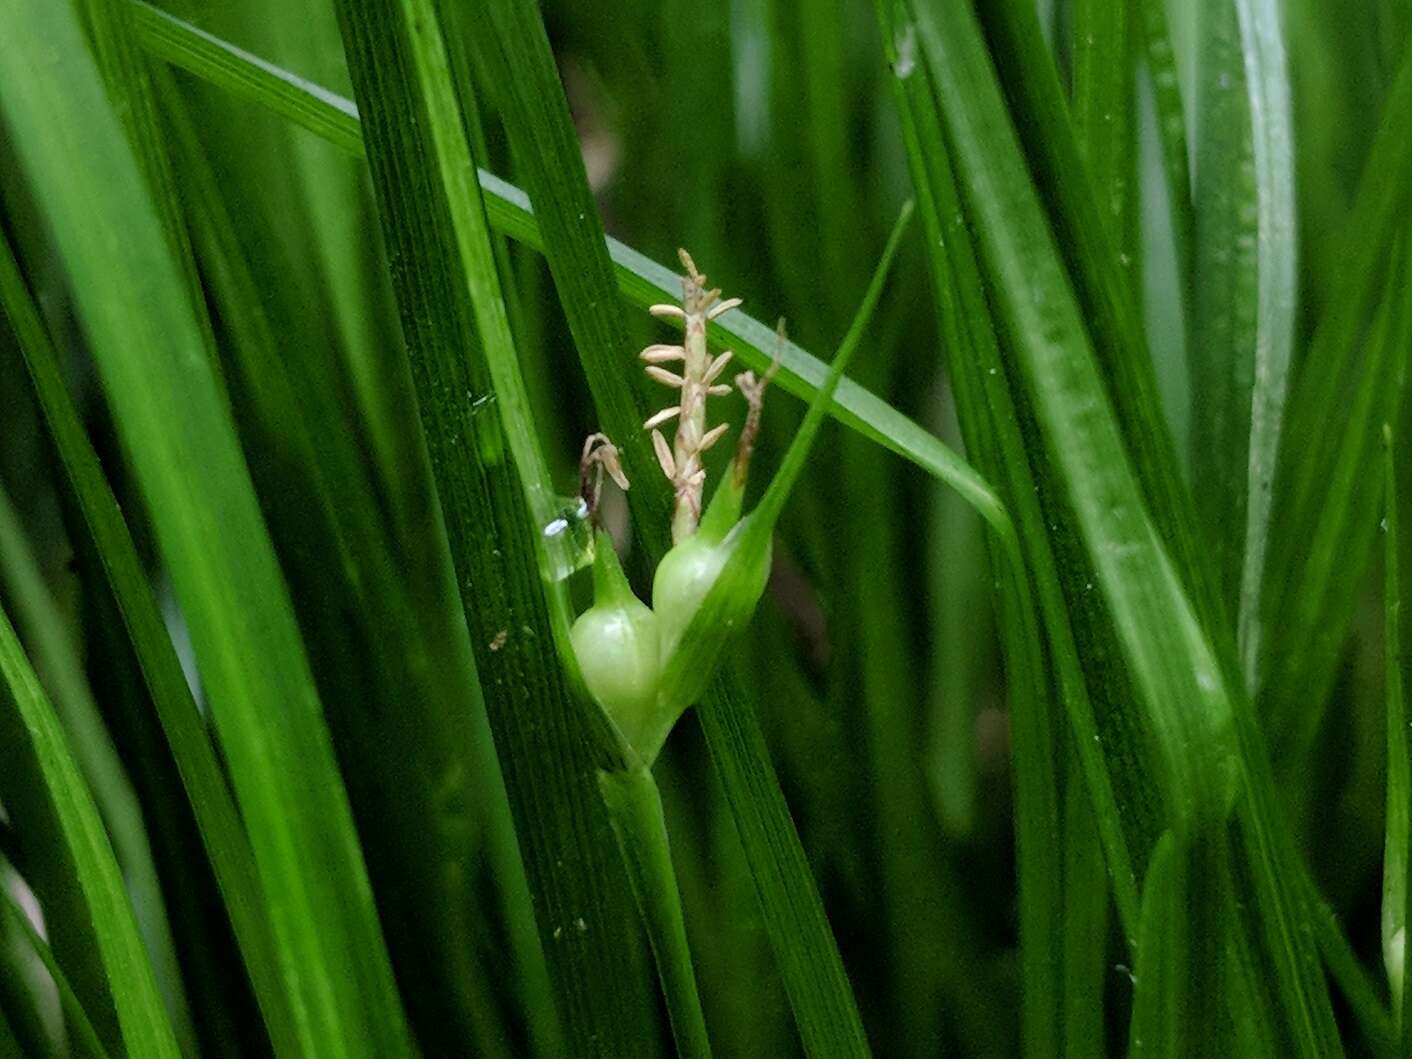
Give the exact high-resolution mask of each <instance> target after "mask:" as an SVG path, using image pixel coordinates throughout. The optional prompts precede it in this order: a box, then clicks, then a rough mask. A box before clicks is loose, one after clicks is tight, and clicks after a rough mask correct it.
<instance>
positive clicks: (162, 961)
mask: <svg viewBox="0 0 1412 1059" xmlns="http://www.w3.org/2000/svg"><path fill="white" fill-rule="evenodd" d="M0 584H3V585H4V587H5V589H6V590H7V591H6V596H7V597H8V599H9V600H10V607H11V609H12V611H13V612H14V614H15V616H16V621H17V624H18V629H19V631H20V633H21V635H22V637H23V640H24V642H25V643H27V644H28V655H29V657H30V659H31V661H32V662H33V664H34V666H35V671H36V672H37V673H39V675H40V680H41V681H42V682H43V683H44V686H45V690H46V692H47V693H48V695H49V701H50V702H51V703H52V704H53V705H54V709H55V712H56V713H57V715H58V717H59V720H60V722H61V723H62V724H63V725H64V733H65V736H66V737H67V738H68V740H69V743H70V746H71V749H72V751H73V754H74V760H75V761H76V762H77V763H78V766H79V771H80V772H81V773H82V775H83V778H84V780H85V781H86V782H87V784H88V786H89V789H90V790H91V791H92V793H93V799H94V802H95V803H96V804H97V806H98V815H99V816H100V817H101V818H102V820H103V824H104V827H105V828H106V829H107V833H108V838H109V840H110V841H111V842H112V844H113V853H114V855H115V856H116V857H117V860H118V866H119V868H120V869H121V871H122V875H123V881H124V883H125V884H126V885H127V888H128V890H129V891H130V892H131V894H132V904H133V911H134V914H135V915H136V916H137V928H138V932H139V933H140V934H141V935H142V941H143V944H144V945H145V946H146V948H147V955H148V959H149V960H151V961H152V969H153V971H154V973H155V974H156V976H157V988H158V989H159V990H160V991H161V993H162V999H163V1000H164V1001H165V1003H166V1005H167V1012H168V1015H169V1017H170V1018H171V1020H172V1026H173V1029H174V1030H175V1032H176V1034H177V1037H178V1039H179V1041H181V1042H182V1045H183V1048H186V1049H190V1048H194V1047H195V1043H196V1031H195V1028H194V1027H193V1026H192V1024H191V1012H190V1010H189V1008H188V1006H187V1000H186V993H185V990H184V989H183V988H182V982H181V970H180V968H179V966H178V964H177V955H176V947H175V944H174V943H173V940H172V928H171V923H170V921H169V920H168V917H167V908H166V901H165V898H164V897H163V894H162V887H161V883H160V882H159V880H158V878H157V867H156V864H155V863H154V860H153V856H152V845H151V843H150V842H149V841H148V838H147V823H146V821H145V820H144V819H143V814H142V807H141V805H140V804H139V803H138V800H137V793H136V792H135V791H134V790H133V785H132V780H131V777H129V775H128V773H127V771H126V769H124V768H123V764H122V761H121V760H120V759H119V757H118V752H117V749H116V748H115V747H114V745H113V740H112V738H111V736H110V735H109V733H108V730H107V729H106V728H105V727H104V725H103V717H102V715H101V714H100V713H99V712H98V704H97V702H95V701H94V697H93V691H92V689H91V688H90V687H89V685H88V681H87V679H86V678H85V677H84V673H83V664H82V662H80V660H79V657H78V653H77V651H76V649H75V647H74V644H73V642H72V641H71V640H70V638H69V632H68V630H67V629H66V628H65V627H64V619H63V616H62V614H61V612H60V610H59V608H58V606H57V604H56V603H55V601H54V598H53V596H51V595H50V593H49V588H48V586H47V585H45V583H44V577H43V574H42V573H41V572H40V569H39V563H38V560H37V559H36V557H35V555H34V552H33V551H32V550H31V548H30V546H29V541H28V540H26V539H25V536H24V530H23V529H22V528H21V526H20V520H19V515H18V514H17V513H16V511H15V509H14V505H13V504H12V503H11V502H10V497H9V495H8V494H7V493H6V492H5V490H4V489H3V488H0Z"/></svg>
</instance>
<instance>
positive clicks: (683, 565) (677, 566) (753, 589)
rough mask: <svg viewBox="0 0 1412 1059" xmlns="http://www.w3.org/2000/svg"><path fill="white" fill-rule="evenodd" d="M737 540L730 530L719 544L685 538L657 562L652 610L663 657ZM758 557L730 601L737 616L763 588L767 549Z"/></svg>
mask: <svg viewBox="0 0 1412 1059" xmlns="http://www.w3.org/2000/svg"><path fill="white" fill-rule="evenodd" d="M737 528H738V527H737ZM737 539H738V537H737V535H736V533H735V532H734V531H733V532H732V533H731V534H730V535H728V536H727V537H726V539H725V540H724V541H722V542H720V543H719V544H709V543H707V542H706V541H703V540H702V539H701V537H700V535H697V536H693V537H688V538H687V539H686V540H684V541H682V542H681V543H680V544H678V545H677V546H676V547H675V548H673V549H672V550H671V551H669V552H668V553H667V554H666V555H664V556H663V557H662V561H661V562H660V563H658V564H657V573H656V574H655V575H654V576H653V578H652V609H653V610H654V611H655V612H656V614H657V620H658V621H659V623H660V628H661V634H662V658H663V659H664V660H666V659H669V658H671V656H672V652H673V651H675V650H676V647H677V644H678V643H680V642H681V638H682V636H683V635H684V634H685V633H686V630H687V627H688V626H689V625H690V624H691V619H692V618H694V617H695V616H696V612H697V610H699V609H700V607H701V603H702V601H703V600H705V598H706V594H707V593H708V592H710V591H711V586H712V585H714V584H715V583H716V579H717V578H718V577H720V575H721V569H722V567H724V566H725V564H726V560H727V559H728V558H730V554H731V552H732V551H734V550H735V544H736V541H737ZM762 559H763V561H762V562H761V563H759V564H758V569H756V570H755V571H753V576H752V577H751V579H750V583H749V586H748V588H747V590H746V591H745V592H744V593H743V594H742V598H741V599H738V600H734V601H732V602H733V603H735V604H736V606H735V607H733V608H732V613H737V612H738V614H739V616H740V617H741V618H744V617H746V616H748V615H749V614H750V613H751V612H753V611H754V609H755V604H756V603H758V602H759V601H760V596H761V595H762V594H763V593H764V591H765V582H766V580H767V579H768V578H769V572H770V557H769V554H768V551H767V552H766V554H765V555H764V556H763V557H762Z"/></svg>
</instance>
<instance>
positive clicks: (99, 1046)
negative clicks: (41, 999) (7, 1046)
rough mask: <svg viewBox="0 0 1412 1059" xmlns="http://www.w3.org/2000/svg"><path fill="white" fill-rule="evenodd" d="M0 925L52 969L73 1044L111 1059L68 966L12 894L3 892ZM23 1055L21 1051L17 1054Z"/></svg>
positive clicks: (98, 1057) (89, 1053)
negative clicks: (57, 955)
mask: <svg viewBox="0 0 1412 1059" xmlns="http://www.w3.org/2000/svg"><path fill="white" fill-rule="evenodd" d="M0 924H3V925H5V926H7V927H9V929H10V930H11V931H13V932H14V933H15V934H17V935H19V936H21V937H23V938H24V939H25V940H26V941H27V942H29V947H30V950H31V951H33V953H34V954H35V956H37V957H38V958H39V961H40V962H41V963H42V964H43V965H44V969H45V970H46V971H48V972H49V977H50V978H52V979H53V981H54V988H55V989H56V990H57V991H58V993H59V1004H60V1006H61V1007H62V1008H63V1012H64V1025H65V1027H66V1028H67V1029H68V1031H69V1033H70V1034H71V1035H72V1037H73V1040H72V1041H71V1042H70V1046H71V1047H73V1048H74V1050H75V1051H76V1052H77V1053H78V1054H79V1055H84V1056H92V1057H94V1059H107V1056H108V1050H107V1049H106V1048H104V1047H103V1042H102V1041H100V1040H99V1039H98V1031H97V1030H95V1029H94V1028H93V1022H92V1020H91V1019H89V1017H88V1012H86V1011H85V1010H84V1009H83V1001H81V1000H80V999H79V998H78V994H77V993H75V992H74V987H73V986H72V985H70V984H69V977H68V975H66V974H64V969H63V968H62V967H60V966H59V961H58V960H56V959H55V958H54V953H53V952H52V951H51V950H50V948H49V945H48V944H47V943H46V942H45V940H44V939H43V938H41V937H40V936H39V932H38V931H36V930H35V929H34V924H33V923H31V922H30V921H29V917H28V916H27V915H25V913H24V911H23V909H21V908H20V907H19V906H18V905H17V904H15V899H14V896H13V895H12V894H9V893H0ZM3 1044H4V1039H3V1038H0V1046H3ZM15 1054H16V1055H18V1054H19V1052H18V1051H16V1053H15Z"/></svg>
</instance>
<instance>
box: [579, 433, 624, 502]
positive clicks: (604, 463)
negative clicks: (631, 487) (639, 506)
mask: <svg viewBox="0 0 1412 1059" xmlns="http://www.w3.org/2000/svg"><path fill="white" fill-rule="evenodd" d="M605 474H606V475H607V476H608V477H609V478H611V479H613V481H614V482H616V483H617V485H618V488H619V489H626V488H628V478H627V475H625V474H624V473H623V463H622V460H621V459H620V458H619V457H618V449H617V446H616V445H614V444H613V443H612V442H611V441H610V440H608V435H607V434H590V435H589V436H588V437H587V438H585V439H584V442H583V455H582V456H580V457H579V496H580V497H582V498H583V502H584V504H585V505H587V507H588V514H589V517H590V518H592V517H593V515H594V514H596V513H597V511H598V500H599V497H601V496H602V495H603V476H604V475H605Z"/></svg>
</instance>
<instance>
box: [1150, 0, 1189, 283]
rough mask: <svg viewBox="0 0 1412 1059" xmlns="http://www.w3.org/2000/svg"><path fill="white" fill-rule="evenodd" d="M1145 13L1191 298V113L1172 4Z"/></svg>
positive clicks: (1183, 279)
mask: <svg viewBox="0 0 1412 1059" xmlns="http://www.w3.org/2000/svg"><path fill="white" fill-rule="evenodd" d="M1138 6H1139V7H1140V8H1141V12H1140V17H1141V19H1142V31H1143V43H1144V54H1145V57H1146V59H1147V69H1148V73H1149V74H1150V75H1151V77H1152V89H1153V96H1154V100H1155V102H1156V105H1157V131H1158V136H1159V139H1160V140H1161V142H1162V163H1163V169H1164V171H1165V172H1166V175H1167V195H1168V200H1169V204H1170V205H1169V210H1170V213H1171V218H1172V232H1173V238H1174V240H1175V242H1176V252H1177V275H1178V277H1179V279H1180V289H1181V291H1182V293H1183V294H1189V292H1190V289H1191V282H1192V279H1193V274H1192V264H1191V262H1192V244H1193V242H1194V240H1195V238H1196V236H1195V230H1196V215H1195V212H1194V211H1193V209H1192V203H1191V164H1190V152H1189V150H1188V148H1187V130H1186V114H1185V111H1184V110H1183V108H1182V86H1181V79H1180V78H1179V77H1178V76H1177V59H1176V54H1175V51H1174V49H1173V47H1172V33H1171V28H1170V26H1169V25H1168V19H1167V0H1138Z"/></svg>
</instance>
